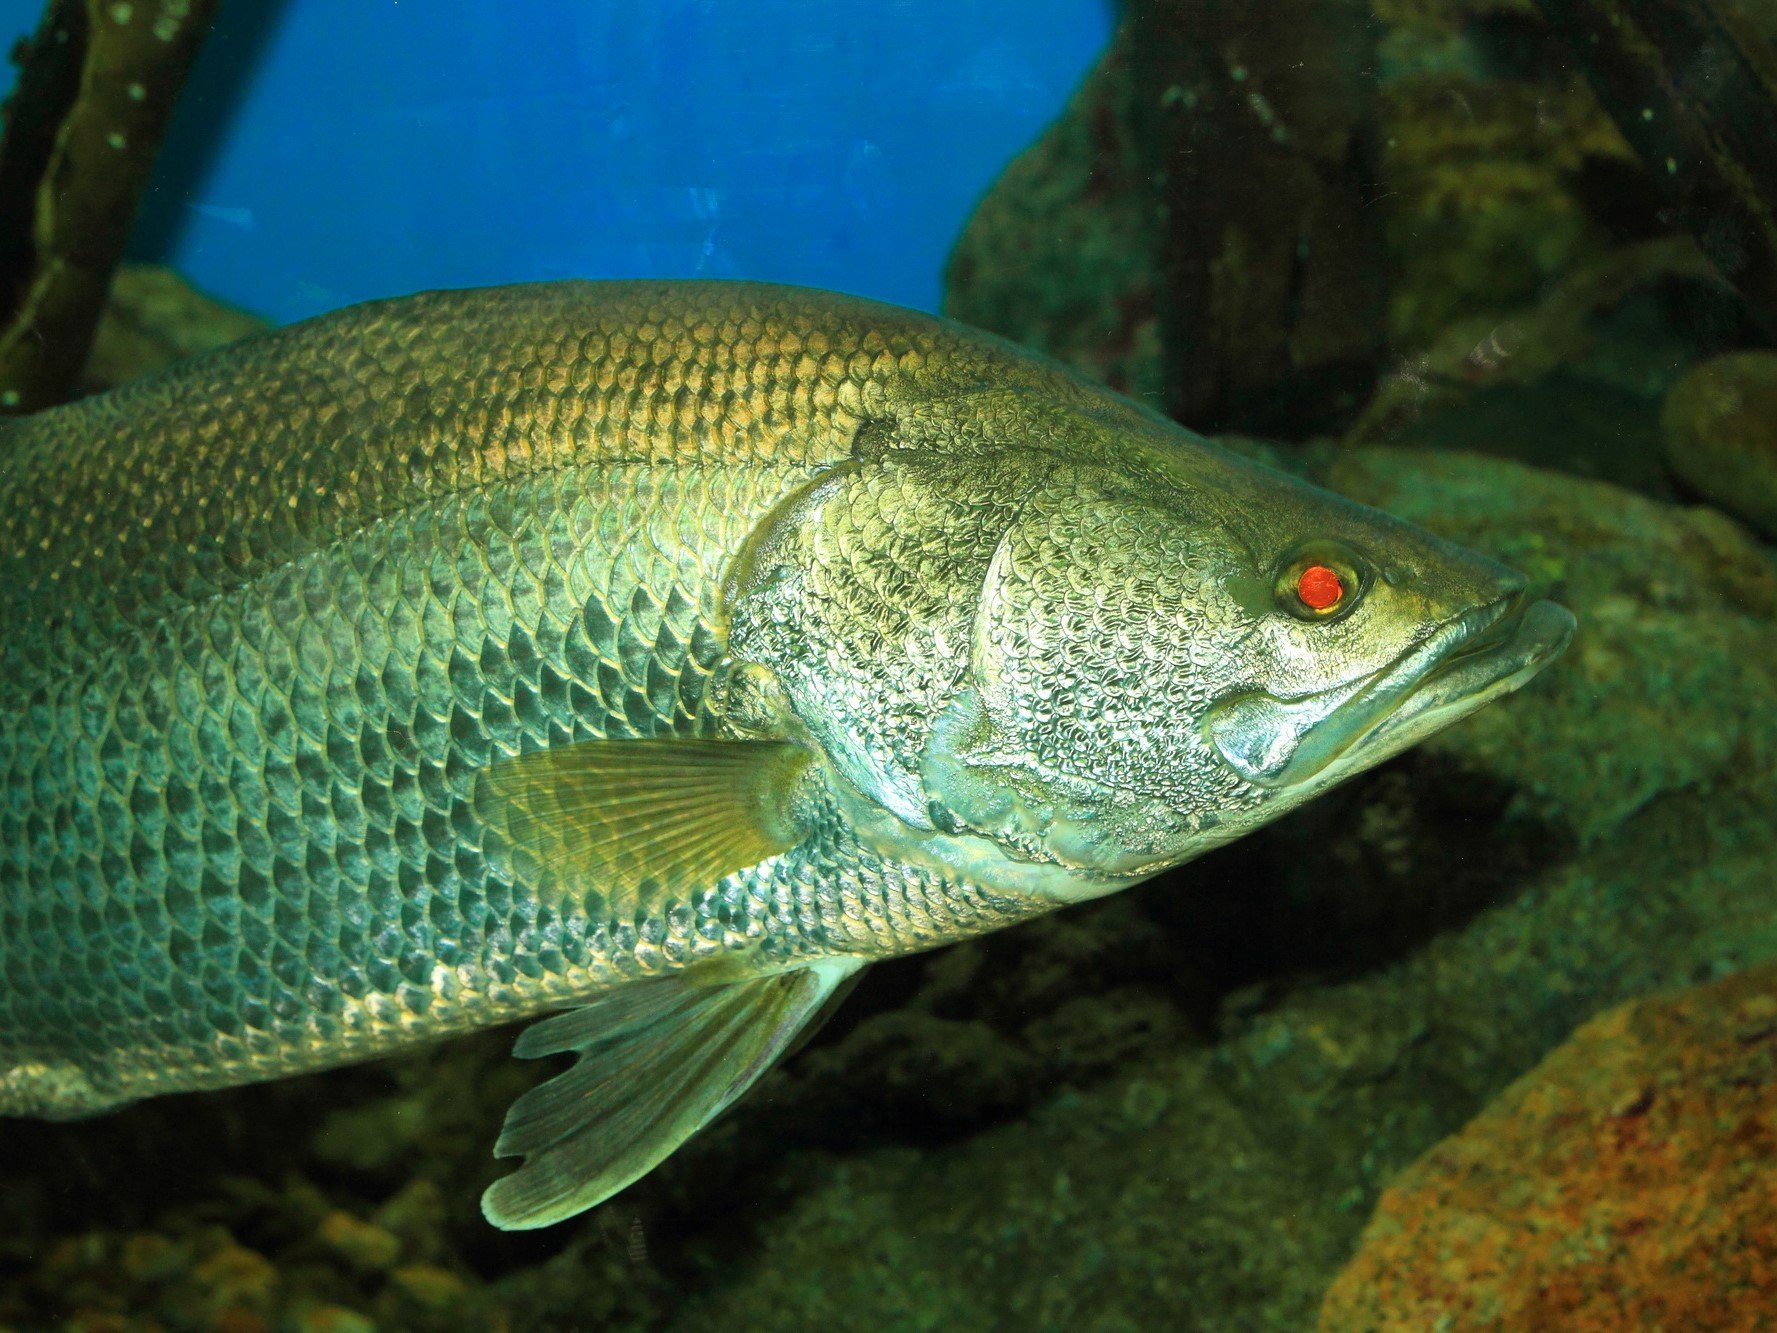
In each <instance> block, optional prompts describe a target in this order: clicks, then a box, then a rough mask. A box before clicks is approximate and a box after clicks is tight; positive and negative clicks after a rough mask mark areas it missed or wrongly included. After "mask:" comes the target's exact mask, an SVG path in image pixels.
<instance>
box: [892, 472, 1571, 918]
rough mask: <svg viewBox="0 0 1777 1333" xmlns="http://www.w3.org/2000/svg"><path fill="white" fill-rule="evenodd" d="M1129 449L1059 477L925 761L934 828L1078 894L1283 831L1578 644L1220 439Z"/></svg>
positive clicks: (1449, 565) (1429, 547)
mask: <svg viewBox="0 0 1777 1333" xmlns="http://www.w3.org/2000/svg"><path fill="white" fill-rule="evenodd" d="M1121 444H1122V449H1121V457H1120V459H1119V465H1118V466H1115V467H1106V466H1102V465H1085V466H1074V467H1065V468H1056V469H1053V470H1051V471H1050V472H1049V473H1048V474H1047V476H1046V477H1045V478H1044V479H1043V482H1042V483H1041V484H1040V485H1039V486H1038V487H1037V488H1036V489H1035V490H1034V491H1033V492H1032V494H1031V495H1030V496H1029V497H1028V499H1027V500H1026V502H1025V503H1024V504H1023V505H1022V506H1021V507H1020V509H1019V511H1018V513H1017V515H1016V516H1015V518H1014V519H1013V520H1012V522H1011V523H1010V524H1009V525H1008V526H1007V529H1006V531H1005V532H1004V534H1003V536H1002V538H1001V541H1000V543H999V546H998V548H997V550H996V551H995V553H994V556H993V559H992V562H991V565H990V568H989V571H988V573H987V576H986V578H985V579H984V581H983V584H982V588H981V593H980V601H979V608H978V614H977V618H976V621H975V625H974V632H973V636H972V638H973V641H972V644H971V660H970V679H969V683H968V685H967V687H966V688H965V689H963V690H961V691H959V692H958V693H957V694H956V695H955V696H954V697H953V698H952V700H951V701H950V703H949V705H948V706H947V708H946V710H945V712H944V713H943V714H942V716H941V717H940V718H939V720H938V723H937V725H936V726H935V727H934V728H933V731H932V735H931V738H930V743H929V745H928V747H927V749H926V752H925V754H924V756H923V759H924V763H923V775H924V778H925V785H926V789H927V794H928V797H929V798H930V800H931V801H932V803H933V806H934V808H937V809H941V810H943V811H944V812H946V813H947V814H948V816H949V817H950V819H951V820H952V821H953V822H954V824H955V825H956V826H958V827H960V828H966V829H967V830H969V831H971V832H973V833H976V834H978V835H982V836H986V837H989V838H992V839H994V840H996V841H998V842H999V843H1000V844H1002V845H1003V846H1004V847H1006V848H1007V849H1008V850H1009V851H1010V852H1011V853H1013V854H1014V855H1016V856H1020V857H1023V858H1026V859H1028V860H1030V861H1033V862H1037V863H1053V864H1058V865H1061V866H1066V867H1068V868H1070V869H1071V870H1072V871H1073V872H1075V873H1074V875H1073V877H1072V878H1071V879H1056V880H1053V881H1052V883H1057V884H1059V885H1060V886H1061V887H1060V889H1059V892H1060V893H1061V894H1062V896H1066V897H1074V896H1091V895H1093V894H1096V893H1098V892H1104V891H1108V890H1109V889H1112V888H1116V887H1121V886H1123V885H1125V884H1127V883H1131V882H1134V881H1136V880H1139V879H1142V878H1145V877H1146V876H1148V875H1151V874H1153V873H1155V872H1156V871H1158V870H1161V869H1163V868H1165V867H1168V866H1171V865H1175V864H1177V863H1179V862H1181V861H1184V860H1187V859H1189V858H1190V857H1192V856H1195V855H1197V854H1199V853H1201V852H1203V851H1205V850H1208V849H1209V848H1211V847H1214V846H1217V845H1219V844H1221V843H1224V842H1227V841H1229V840H1230V839H1232V838H1235V837H1238V836H1239V835H1241V834H1242V833H1245V832H1247V831H1248V830H1250V829H1252V828H1254V827H1256V826H1257V825H1259V824H1262V823H1264V822H1266V821H1268V820H1270V819H1273V818H1276V817H1277V816H1278V815H1281V814H1283V813H1284V812H1285V811H1287V810H1290V809H1292V808H1294V807H1296V806H1298V805H1300V804H1301V803H1302V802H1303V801H1305V800H1307V799H1309V798H1310V797H1311V796H1313V795H1315V794H1316V793H1318V792H1320V791H1323V790H1325V789H1326V788H1327V787H1329V786H1331V785H1332V784H1333V783H1336V782H1338V781H1340V780H1341V779H1343V778H1345V777H1348V776H1350V775H1351V774H1353V773H1356V772H1359V771H1361V770H1363V769H1365V768H1368V767H1370V766H1372V765H1374V764H1377V763H1380V762H1381V761H1382V760H1384V759H1386V758H1388V757H1390V756H1391V755H1394V754H1396V753H1398V752H1399V751H1401V750H1402V749H1404V748H1406V747H1407V746H1409V745H1411V744H1413V743H1414V742H1416V741H1418V740H1420V739H1422V738H1424V737H1425V736H1428V735H1430V734H1431V733H1432V732H1434V731H1436V730H1438V729H1439V728H1441V727H1444V726H1447V725H1449V724H1450V723H1452V722H1454V721H1456V720H1457V719H1458V718H1461V717H1463V716H1465V715H1467V714H1468V713H1471V712H1473V711H1474V710H1475V709H1477V708H1479V707H1481V706H1482V705H1483V704H1485V703H1487V702H1488V701H1489V700H1492V699H1494V698H1497V697H1499V696H1500V695H1502V694H1504V693H1506V692H1508V691H1510V690H1513V689H1515V688H1517V687H1518V686H1520V685H1522V684H1523V683H1524V682H1525V681H1527V680H1529V679H1530V678H1531V677H1532V676H1533V675H1534V674H1535V673H1536V672H1537V671H1539V670H1540V669H1541V668H1542V667H1543V666H1545V665H1546V664H1547V663H1548V662H1549V661H1551V660H1552V659H1553V658H1554V657H1555V655H1556V654H1557V653H1559V652H1560V651H1561V649H1562V648H1563V647H1564V646H1565V645H1566V643H1567V640H1568V638H1569V636H1570V634H1571V632H1572V629H1573V624H1574V622H1573V617H1572V616H1571V615H1570V614H1569V613H1568V612H1567V611H1565V610H1564V609H1562V608H1560V607H1558V606H1556V605H1554V604H1552V603H1549V602H1533V601H1530V600H1529V599H1527V597H1526V593H1525V579H1524V577H1523V576H1522V575H1520V574H1518V573H1516V572H1515V571H1513V570H1511V569H1509V568H1507V567H1505V566H1503V565H1501V564H1498V563H1496V562H1495V561H1493V560H1491V559H1488V558H1487V557H1485V556H1483V555H1480V554H1478V553H1476V552H1474V551H1470V550H1466V549H1464V548H1462V547H1460V546H1457V545H1455V544H1453V543H1451V542H1448V541H1445V540H1442V539H1440V538H1438V537H1436V536H1434V535H1432V534H1431V533H1429V532H1426V531H1424V530H1422V529H1419V528H1417V527H1414V526H1412V525H1410V524H1407V523H1404V522H1401V521H1399V520H1397V519H1394V518H1392V517H1390V516H1389V515H1387V514H1384V513H1381V512H1379V511H1377V510H1374V509H1370V508H1367V507H1365V506H1362V505H1359V504H1355V503H1353V502H1351V501H1349V500H1346V499H1344V498H1342V497H1340V496H1337V495H1334V494H1332V493H1330V492H1327V491H1324V490H1321V489H1320V488H1317V487H1313V486H1310V485H1307V484H1305V483H1303V482H1301V481H1298V480H1296V479H1294V478H1291V477H1288V476H1285V475H1282V474H1280V473H1277V472H1275V471H1272V470H1270V469H1268V468H1264V467H1261V466H1259V465H1257V464H1254V463H1251V462H1248V461H1246V460H1244V459H1242V458H1239V457H1237V456H1235V455H1232V454H1229V453H1227V452H1225V451H1223V450H1221V449H1218V448H1216V447H1214V446H1211V445H1209V444H1207V443H1203V442H1193V444H1192V445H1191V446H1190V447H1189V448H1185V447H1169V446H1168V445H1166V444H1165V443H1160V444H1157V445H1155V446H1151V447H1144V446H1142V445H1140V444H1135V445H1131V444H1130V442H1129V441H1127V440H1124V441H1122V442H1121ZM1110 449H1111V442H1110V441H1106V442H1105V451H1104V452H1101V453H1100V454H1099V456H1100V457H1106V456H1109V457H1117V455H1116V454H1115V453H1111V452H1109V451H1110ZM1080 452H1081V453H1082V454H1086V455H1087V456H1091V455H1090V453H1089V452H1088V451H1084V450H1082V451H1080Z"/></svg>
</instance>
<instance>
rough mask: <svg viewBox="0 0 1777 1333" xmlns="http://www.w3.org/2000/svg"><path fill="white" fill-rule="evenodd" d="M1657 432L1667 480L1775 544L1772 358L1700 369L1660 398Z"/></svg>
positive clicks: (1775, 374)
mask: <svg viewBox="0 0 1777 1333" xmlns="http://www.w3.org/2000/svg"><path fill="white" fill-rule="evenodd" d="M1661 427H1662V431H1663V434H1664V435H1665V444H1666V461H1667V463H1668V464H1670V465H1671V468H1672V470H1673V471H1674V472H1676V473H1677V474H1678V475H1679V476H1680V477H1682V478H1684V480H1685V481H1686V482H1687V483H1688V484H1689V485H1691V486H1693V487H1695V488H1696V490H1697V491H1698V492H1699V493H1700V494H1702V495H1704V496H1706V497H1708V498H1709V499H1710V500H1711V501H1712V502H1714V503H1715V504H1717V505H1719V506H1720V507H1721V508H1723V509H1725V510H1726V511H1727V512H1728V513H1730V514H1735V515H1737V516H1739V517H1740V518H1743V519H1745V520H1746V521H1747V522H1748V523H1750V524H1752V526H1753V527H1755V528H1757V529H1759V530H1760V531H1761V532H1763V533H1764V534H1765V535H1766V536H1767V537H1772V538H1777V352H1736V353H1734V354H1733V355H1731V356H1721V357H1717V358H1716V359H1715V360H1713V361H1706V362H1704V363H1703V364H1702V365H1700V366H1698V367H1697V368H1696V369H1695V370H1693V371H1691V372H1690V373H1689V374H1687V375H1686V376H1685V377H1684V378H1683V379H1681V380H1679V381H1678V383H1677V384H1674V385H1673V386H1672V390H1671V392H1670V393H1668V394H1667V395H1666V406H1665V409H1664V410H1663V412H1662V414H1661Z"/></svg>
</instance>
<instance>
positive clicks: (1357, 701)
mask: <svg viewBox="0 0 1777 1333" xmlns="http://www.w3.org/2000/svg"><path fill="white" fill-rule="evenodd" d="M1573 631H1574V618H1573V615H1572V613H1571V612H1569V611H1568V610H1567V609H1566V608H1565V607H1561V606H1557V605H1556V604H1555V603H1554V602H1526V600H1525V597H1524V594H1523V591H1522V589H1518V590H1515V591H1513V592H1511V593H1509V594H1507V595H1506V596H1504V597H1501V598H1498V599H1497V600H1495V601H1492V602H1486V603H1483V604H1482V605H1480V606H1477V607H1474V608H1473V609H1472V610H1469V611H1467V612H1465V613H1463V614H1462V615H1461V616H1458V617H1456V618H1455V619H1453V620H1451V621H1448V622H1447V623H1445V624H1443V625H1441V626H1439V627H1438V628H1437V629H1436V630H1434V631H1433V632H1432V633H1431V634H1429V635H1427V636H1426V637H1425V638H1424V639H1422V640H1421V641H1420V642H1419V643H1417V644H1415V645H1414V646H1413V647H1412V648H1410V649H1408V650H1407V651H1406V652H1405V653H1403V654H1402V655H1401V656H1400V657H1399V658H1398V659H1397V660H1396V661H1395V662H1393V663H1392V664H1391V665H1389V666H1386V667H1384V668H1383V669H1382V670H1381V671H1378V672H1376V673H1374V674H1373V675H1370V676H1367V677H1364V678H1362V679H1360V680H1358V681H1355V682H1351V683H1348V684H1345V685H1341V686H1337V687H1335V688H1334V689H1331V690H1324V691H1322V692H1320V693H1319V694H1314V695H1308V696H1306V697H1303V698H1299V699H1289V700H1284V699H1278V698H1276V697H1274V696H1272V695H1269V694H1264V693H1262V692H1261V693H1251V694H1246V695H1242V696H1240V697H1237V698H1234V699H1229V700H1226V701H1224V702H1223V703H1221V704H1218V705H1217V706H1216V708H1215V709H1213V710H1212V712H1211V714H1210V717H1209V719H1208V721H1207V724H1206V730H1207V734H1208V738H1209V740H1210V742H1211V743H1212V744H1213V745H1214V746H1215V747H1216V750H1217V751H1218V752H1219V753H1220V754H1221V756H1222V758H1223V759H1224V760H1225V761H1226V762H1227V763H1228V764H1229V766H1230V767H1232V768H1233V769H1235V770H1236V771H1237V772H1239V773H1240V774H1241V775H1242V776H1243V777H1245V778H1246V779H1247V780H1248V781H1250V782H1253V783H1256V784H1257V785H1259V786H1262V787H1298V786H1302V785H1304V784H1312V786H1313V787H1314V788H1315V789H1317V790H1318V789H1319V788H1321V787H1325V786H1330V785H1331V784H1332V783H1334V782H1337V781H1339V780H1340V779H1341V778H1344V777H1346V776H1348V775H1349V774H1351V773H1354V772H1357V771H1358V770H1360V769H1364V768H1369V767H1371V766H1372V765H1375V764H1379V763H1381V762H1382V761H1383V760H1384V759H1387V758H1390V757H1391V756H1393V755H1396V754H1399V753H1400V752H1401V751H1402V750H1404V749H1406V748H1407V747H1408V746H1410V745H1414V744H1416V743H1417V742H1419V741H1421V740H1423V739H1425V738H1426V737H1427V736H1429V735H1431V734H1432V733H1433V732H1435V731H1439V730H1441V729H1442V728H1444V727H1447V726H1449V725H1450V724H1451V723H1452V722H1455V721H1456V720H1457V719H1458V718H1462V717H1466V716H1467V715H1468V714H1470V713H1472V712H1474V711H1475V710H1476V709H1477V708H1480V707H1482V706H1483V705H1484V704H1487V703H1490V702H1491V701H1493V700H1494V699H1497V698H1499V697H1500V696H1501V695H1504V694H1509V693H1511V692H1512V691H1513V690H1515V689H1518V688H1519V687H1520V686H1522V685H1523V684H1524V683H1525V682H1527V681H1528V680H1530V679H1531V678H1532V677H1533V676H1535V675H1536V674H1537V673H1538V672H1539V671H1541V670H1542V669H1543V668H1544V667H1546V666H1547V665H1548V664H1549V663H1550V662H1552V661H1554V660H1555V658H1556V657H1558V656H1559V655H1560V654H1561V651H1562V649H1564V648H1566V647H1567V644H1568V641H1569V640H1570V639H1571V638H1572V637H1573Z"/></svg>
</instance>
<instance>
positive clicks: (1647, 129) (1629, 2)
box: [1538, 0, 1777, 333]
mask: <svg viewBox="0 0 1777 1333" xmlns="http://www.w3.org/2000/svg"><path fill="white" fill-rule="evenodd" d="M1538 3H1539V5H1540V8H1541V9H1542V12H1543V16H1544V18H1545V19H1546V20H1547V21H1548V23H1549V25H1550V27H1552V28H1553V29H1554V30H1555V31H1556V32H1557V33H1560V34H1561V35H1562V36H1563V37H1564V38H1566V40H1567V41H1568V43H1569V45H1570V46H1571V48H1572V50H1573V53H1574V56H1575V59H1576V60H1577V61H1578V62H1579V64H1580V65H1581V66H1582V67H1583V68H1584V69H1585V71H1586V75H1587V78H1588V79H1589V80H1590V82H1591V84H1592V86H1593V89H1594V90H1595V91H1596V92H1597V94H1598V99H1599V101H1600V102H1602V103H1603V105H1604V107H1605V109H1606V110H1607V111H1608V112H1609V113H1610V115H1611V118H1612V119H1613V120H1615V121H1616V123H1617V126H1618V128H1619V129H1621V131H1622V133H1623V137H1624V138H1625V139H1627V140H1628V141H1629V143H1630V144H1631V145H1632V146H1633V147H1634V149H1635V151H1636V153H1637V154H1638V155H1639V156H1640V157H1641V159H1642V162H1643V163H1644V165H1645V166H1646V168H1647V170H1648V173H1649V175H1650V176H1651V177H1652V178H1653V180H1654V182H1655V183H1656V185H1657V186H1658V188H1659V189H1660V191H1661V193H1662V194H1663V195H1664V196H1665V198H1666V200H1667V201H1668V203H1669V204H1670V205H1671V206H1672V208H1673V210H1674V212H1675V214H1676V215H1677V218H1678V220H1680V221H1682V222H1683V223H1684V225H1685V227H1686V228H1687V229H1688V230H1689V231H1690V232H1691V234H1692V235H1694V236H1695V237H1696V238H1697V242H1698V244H1699V245H1700V246H1701V247H1702V248H1703V251H1704V253H1705V254H1707V255H1708V256H1709V257H1710V258H1711V259H1712V260H1714V261H1715V264H1716V266H1717V267H1718V268H1719V269H1720V270H1721V274H1722V276H1723V277H1724V278H1726V279H1727V280H1728V281H1729V282H1730V283H1732V284H1733V285H1734V286H1735V287H1736V288H1738V289H1739V291H1740V293H1741V295H1743V296H1744V297H1745V298H1746V299H1747V301H1748V302H1749V303H1750V304H1751V305H1752V306H1753V308H1754V309H1755V310H1756V311H1757V312H1758V314H1759V316H1760V318H1762V319H1763V321H1764V322H1765V324H1766V325H1767V327H1768V328H1770V329H1771V330H1772V331H1773V332H1774V333H1777V134H1773V126H1777V56H1774V55H1773V52H1772V51H1771V49H1770V47H1769V46H1767V45H1766V44H1765V42H1764V40H1763V39H1762V37H1761V35H1760V34H1759V33H1757V32H1756V31H1755V30H1754V29H1753V26H1752V25H1751V23H1750V22H1749V21H1748V17H1747V15H1746V14H1743V13H1741V12H1738V11H1737V9H1736V8H1735V6H1733V5H1732V4H1730V3H1727V0H1538Z"/></svg>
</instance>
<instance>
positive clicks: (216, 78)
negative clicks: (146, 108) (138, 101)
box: [129, 0, 289, 261]
mask: <svg viewBox="0 0 1777 1333" xmlns="http://www.w3.org/2000/svg"><path fill="white" fill-rule="evenodd" d="M288 6H289V0H254V3H252V4H225V5H223V6H222V9H221V12H220V13H219V14H218V15H217V18H216V26H215V28H214V29H213V30H212V31H211V33H210V37H209V40H208V42H207V43H206V44H205V46H204V51H203V54H202V55H201V56H199V57H198V62H197V66H196V68H194V69H193V70H192V72H191V77H190V79H189V80H188V81H187V82H186V85H185V90H184V93H183V94H182V96H181V99H180V105H179V110H178V111H177V113H175V115H174V117H173V124H172V128H171V129H170V130H168V132H167V138H166V142H165V143H164V144H163V145H162V146H161V152H160V160H159V161H158V162H157V163H156V164H155V171H154V179H153V182H152V183H151V184H150V185H149V187H148V192H147V194H145V195H144V196H143V198H142V207H141V211H140V212H139V213H138V214H137V216H136V229H135V234H134V235H133V236H132V237H131V238H130V248H129V254H130V257H131V258H132V259H140V260H151V261H164V260H165V258H166V256H167V255H168V254H170V253H171V252H172V251H173V249H174V248H175V247H176V246H177V245H178V244H179V241H180V238H181V236H182V235H183V233H184V230H185V227H186V226H187V225H188V223H189V222H190V219H191V208H190V205H191V201H192V200H193V199H196V198H198V197H200V196H201V195H202V193H203V185H204V181H205V179H206V178H207V177H208V176H209V174H210V170H211V168H212V167H213V166H214V165H215V161H216V156H217V154H218V153H219V152H220V151H221V148H222V141H223V138H224V136H225V135H226V134H227V133H228V127H229V126H230V125H231V124H232V123H233V121H234V118H235V115H236V112H237V111H238V109H239V107H240V105H241V102H242V101H243V100H244V98H245V97H246V93H247V86H248V84H249V83H250V82H251V81H252V78H253V75H254V72H255V71H256V70H257V68H258V66H259V61H260V58H261V57H262V56H263V55H264V52H265V49H266V46H267V44H268V43H269V42H270V40H271V37H272V34H273V33H274V32H275V31H276V30H277V27H278V24H279V23H281V22H282V21H283V18H284V14H285V11H286V10H287V8H288Z"/></svg>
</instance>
